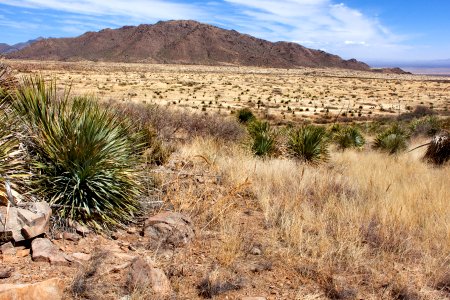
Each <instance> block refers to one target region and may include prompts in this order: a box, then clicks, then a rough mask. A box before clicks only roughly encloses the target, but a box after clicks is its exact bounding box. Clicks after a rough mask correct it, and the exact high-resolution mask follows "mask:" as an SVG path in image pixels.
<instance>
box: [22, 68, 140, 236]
mask: <svg viewBox="0 0 450 300" xmlns="http://www.w3.org/2000/svg"><path fill="white" fill-rule="evenodd" d="M14 105H15V107H16V110H17V111H18V112H19V113H20V114H21V115H22V116H23V120H25V122H26V123H27V125H28V128H29V131H30V133H31V136H32V142H33V143H32V147H33V152H34V153H35V157H36V161H37V163H36V164H35V167H36V169H37V170H38V172H39V176H38V177H37V181H36V188H37V191H38V192H40V193H41V194H43V195H45V196H46V197H47V198H48V199H50V202H51V203H52V204H54V205H57V207H59V208H60V210H59V213H60V214H61V215H62V216H63V217H70V218H72V219H75V220H77V221H80V222H82V223H85V224H89V225H91V226H93V227H96V228H98V229H100V228H101V227H107V226H110V225H118V224H121V223H122V222H125V221H127V220H129V219H130V218H131V217H132V216H133V213H134V212H135V211H136V210H137V208H138V203H137V201H136V200H135V198H136V196H137V195H138V192H139V184H138V182H137V178H136V171H135V164H136V151H135V148H136V146H137V145H134V144H133V141H136V140H138V139H134V138H130V134H132V132H133V131H132V130H131V129H130V128H129V127H128V125H126V124H124V123H123V122H121V121H120V120H121V118H119V117H118V116H117V115H114V114H112V113H109V112H107V111H105V110H102V109H101V108H100V106H99V105H98V104H97V103H96V102H95V101H94V100H91V99H89V98H85V97H82V98H75V99H69V97H68V95H67V94H64V95H63V96H62V97H59V96H58V95H57V93H56V85H55V84H54V83H51V84H49V85H48V86H47V84H46V83H45V82H44V80H43V79H42V78H40V77H34V78H29V79H27V80H25V81H24V84H23V85H22V86H21V87H20V89H19V91H18V92H17V94H16V97H15V101H14Z"/></svg>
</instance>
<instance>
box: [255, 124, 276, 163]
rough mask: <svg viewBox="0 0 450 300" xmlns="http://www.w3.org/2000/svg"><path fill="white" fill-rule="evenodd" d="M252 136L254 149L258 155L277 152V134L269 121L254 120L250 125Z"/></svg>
mask: <svg viewBox="0 0 450 300" xmlns="http://www.w3.org/2000/svg"><path fill="white" fill-rule="evenodd" d="M248 132H249V134H250V136H251V137H252V151H253V153H254V154H255V155H257V156H268V155H271V154H273V153H274V152H275V149H276V136H275V132H274V131H273V129H272V128H271V127H270V124H269V122H264V121H257V120H255V121H253V122H251V123H250V124H249V125H248Z"/></svg>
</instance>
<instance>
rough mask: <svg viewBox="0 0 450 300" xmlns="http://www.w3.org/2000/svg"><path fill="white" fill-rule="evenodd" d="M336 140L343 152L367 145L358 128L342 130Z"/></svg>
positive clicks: (337, 134) (335, 137)
mask: <svg viewBox="0 0 450 300" xmlns="http://www.w3.org/2000/svg"><path fill="white" fill-rule="evenodd" d="M334 140H335V142H336V144H337V145H338V147H339V148H340V149H342V150H344V149H347V148H360V147H362V146H364V144H365V143H366V140H365V139H364V136H363V135H362V133H361V132H360V131H359V129H358V128H356V127H346V128H344V129H341V130H340V131H339V132H337V133H336V135H335V136H334Z"/></svg>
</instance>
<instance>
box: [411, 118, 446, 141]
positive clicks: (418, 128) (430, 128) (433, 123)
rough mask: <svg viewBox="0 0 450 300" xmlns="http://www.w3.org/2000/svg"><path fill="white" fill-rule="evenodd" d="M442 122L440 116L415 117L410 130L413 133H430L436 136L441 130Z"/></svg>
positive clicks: (429, 134)
mask: <svg viewBox="0 0 450 300" xmlns="http://www.w3.org/2000/svg"><path fill="white" fill-rule="evenodd" d="M441 127H442V124H441V122H440V120H439V118H438V117H436V116H427V117H424V118H422V119H415V120H414V121H412V122H411V123H410V125H409V130H410V131H411V134H412V135H420V134H423V135H428V136H434V135H435V134H436V133H438V132H439V131H441Z"/></svg>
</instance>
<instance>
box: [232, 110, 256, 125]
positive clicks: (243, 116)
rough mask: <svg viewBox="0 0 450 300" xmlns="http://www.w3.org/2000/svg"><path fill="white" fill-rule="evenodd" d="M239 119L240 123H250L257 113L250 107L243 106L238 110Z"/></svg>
mask: <svg viewBox="0 0 450 300" xmlns="http://www.w3.org/2000/svg"><path fill="white" fill-rule="evenodd" d="M236 116H237V119H238V121H239V123H242V124H249V123H250V122H252V121H254V120H255V119H256V118H255V115H254V114H253V112H252V111H251V110H250V109H249V108H243V109H240V110H238V111H237V115H236Z"/></svg>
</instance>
